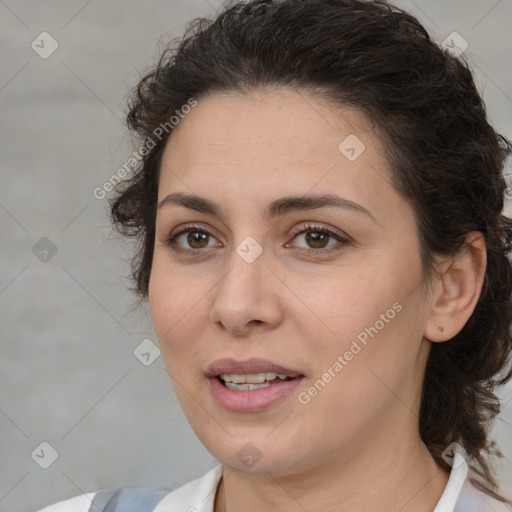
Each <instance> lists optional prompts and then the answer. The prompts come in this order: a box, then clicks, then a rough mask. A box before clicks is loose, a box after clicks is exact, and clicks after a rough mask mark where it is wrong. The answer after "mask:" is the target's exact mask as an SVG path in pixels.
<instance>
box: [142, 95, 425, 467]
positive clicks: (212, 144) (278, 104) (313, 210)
mask: <svg viewBox="0 0 512 512" xmlns="http://www.w3.org/2000/svg"><path fill="white" fill-rule="evenodd" d="M170 194H173V196H169V195H170ZM176 194H180V195H179V196H177V195H176ZM158 200H159V203H161V205H160V207H159V209H158V213H157V218H156V237H155V247H154V259H153V266H152V272H151V279H150V286H149V304H150V310H151V316H152V319H153V323H154V328H155V332H156V335H157V337H158V340H159V343H160V346H161V350H162V354H163V357H164V359H165V363H166V366H167V369H168V371H169V374H170V376H171V380H172V382H173V386H174V389H175V392H176V395H177V397H178V399H179V402H180V404H181V406H182V408H183V410H184V412H185V414H186V416H187V418H188V420H189V422H190V424H191V426H192V428H193V429H194V431H195V433H196V434H197V436H198V437H199V438H200V440H201V441H202V442H203V443H204V445H205V446H206V448H207V449H208V450H209V451H210V452H211V453H212V454H213V455H214V457H216V458H217V459H218V460H219V461H221V462H222V463H223V464H224V465H227V466H229V467H231V468H235V469H237V470H240V471H246V472H252V473H255V474H264V473H265V472H266V471H270V472H272V474H283V475H284V474H291V473H292V472H295V471H303V470H307V469H311V468H314V467H319V466H323V467H326V466H327V465H329V464H330V463H333V464H334V463H336V461H341V460H347V459H348V458H349V457H351V456H353V455H356V454H361V453H363V452H364V451H365V450H376V449H380V448H381V447H382V446H383V445H382V443H387V445H385V446H390V444H393V443H404V442H410V439H413V438H414V437H415V436H418V433H417V430H418V418H417V413H418V407H419V396H420V392H421V384H422V380H423V375H424V367H425V363H426V360H427V356H428V351H429V342H428V341H427V340H425V339H424V338H423V332H424V328H425V325H426V322H427V318H428V314H429V311H428V301H426V300H425V296H424V293H425V292H424V291H423V288H422V287H421V286H420V285H421V284H422V271H421V260H420V252H419V241H418V236H417V231H416V225H415V220H414V212H413V210H412V208H411V206H410V205H409V204H408V203H407V202H406V201H405V200H404V199H403V198H402V197H401V196H399V195H398V194H397V192H396V191H395V190H394V189H393V188H392V187H391V186H390V169H389V165H388V163H387V161H386V159H385V157H384V149H383V147H382V146H381V142H380V141H379V140H378V138H377V136H376V134H375V133H374V131H372V129H371V127H370V124H369V122H368V121H367V119H366V118H365V117H364V116H363V115H362V114H361V113H359V112H357V111H355V110H350V109H348V108H347V109H341V108H337V109H335V108H334V106H333V105H330V104H328V103H326V102H320V101H319V100H317V99H315V98H314V97H312V96H311V95H308V94H306V93H305V92H303V93H300V94H299V93H297V92H292V91H289V90H284V89H277V90H272V91H268V90H267V91H265V92H263V91H254V92H251V93H250V94H248V95H245V96H241V95H235V94H215V95H212V96H209V97H207V98H204V99H201V100H199V101H198V104H197V106H196V107H195V108H193V109H191V112H190V113H189V114H188V115H187V116H186V117H184V119H183V120H181V122H180V123H179V125H178V126H176V127H175V128H174V130H173V133H172V135H171V137H170V139H169V141H168V144H167V147H166V150H165V153H164V155H163V161H162V170H161V178H160V183H159V194H158ZM176 234H177V236H174V237H173V235H176ZM169 239H171V242H170V243H168V242H167V241H168V240H169ZM219 361H220V362H219ZM267 372H268V373H269V375H266V373H267ZM276 373H277V374H279V373H281V374H283V375H287V376H288V377H293V378H292V379H291V380H288V379H281V378H280V377H276V376H275V374H276ZM219 374H221V375H223V377H224V379H225V380H226V381H229V380H231V381H233V382H231V383H228V386H229V387H230V388H233V389H228V387H226V386H225V384H224V383H223V381H222V380H221V378H219V377H218V375H219ZM246 374H252V375H250V376H249V377H246V376H245V375H246ZM262 374H263V376H262ZM262 379H265V380H266V382H264V383H261V384H256V382H257V381H258V380H262ZM247 380H249V381H251V382H252V383H253V384H252V386H251V387H252V388H253V389H249V383H247V382H246V381H247ZM237 381H238V382H242V384H240V383H239V384H237V383H236V382H237ZM244 382H245V384H244Z"/></svg>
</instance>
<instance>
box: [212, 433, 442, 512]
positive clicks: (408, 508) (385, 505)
mask: <svg viewBox="0 0 512 512" xmlns="http://www.w3.org/2000/svg"><path fill="white" fill-rule="evenodd" d="M386 435H387V434H386ZM397 437H400V436H399V435H397ZM387 439H388V441H389V437H387ZM365 442H366V444H360V443H357V444H358V446H365V447H366V448H365V450H364V452H363V451H356V450H353V452H352V453H350V454H349V453H347V454H346V456H344V457H343V458H342V459H343V460H340V457H339V456H338V457H336V459H333V460H330V461H324V463H322V465H320V466H319V467H316V468H315V469H314V470H310V471H304V472H300V473H294V474H289V475H286V476H272V475H271V474H270V473H267V475H266V476H261V475H250V474H247V473H243V472H239V471H236V470H230V469H229V468H226V467H224V472H223V476H222V479H221V481H220V483H219V486H218V489H217V495H216V499H215V507H214V510H215V512H232V511H236V510H243V511H244V512H261V511H262V510H279V511H280V512H303V511H304V510H307V511H308V512H320V511H322V512H331V511H332V512H335V511H339V510H343V511H344V512H360V511H361V510H364V511H365V512H382V510H400V512H432V511H433V510H434V508H435V506H436V504H437V502H438V501H439V499H440V497H441V495H442V493H443V491H444V488H445V487H446V483H447V481H448V477H449V472H448V471H445V470H444V469H442V468H440V467H439V466H438V465H437V464H436V463H435V461H434V459H433V458H432V456H431V455H430V453H429V451H428V449H427V448H426V446H425V445H424V444H423V443H422V442H421V440H415V441H414V442H413V441H412V440H411V441H410V442H406V441H401V442H400V443H395V444H394V445H392V446H390V444H391V443H389V444H388V445H382V444H379V443H380V440H376V439H373V440H368V442H367V441H365ZM383 446H384V449H383ZM377 448H378V449H377Z"/></svg>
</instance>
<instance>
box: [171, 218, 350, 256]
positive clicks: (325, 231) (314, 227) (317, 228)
mask: <svg viewBox="0 0 512 512" xmlns="http://www.w3.org/2000/svg"><path fill="white" fill-rule="evenodd" d="M189 232H197V233H201V234H205V235H209V236H213V235H211V234H210V233H208V231H206V230H205V229H204V228H202V227H200V226H197V225H194V224H190V225H186V226H184V227H183V228H182V229H180V230H179V231H178V232H176V233H173V234H172V235H171V236H170V237H169V238H168V239H167V240H166V241H165V244H166V245H167V246H169V247H171V249H172V250H173V251H175V252H177V253H181V254H187V255H190V256H193V255H194V253H196V254H197V253H200V252H204V249H183V248H181V247H178V246H177V245H176V244H175V241H176V239H177V238H178V237H180V236H181V235H183V234H185V233H189ZM308 232H313V233H320V234H322V235H328V236H329V237H331V238H334V239H335V240H336V241H338V242H340V243H341V244H342V245H343V246H346V245H350V244H351V240H350V239H349V238H348V237H347V236H342V235H341V234H339V233H337V232H335V231H332V230H331V229H329V228H326V227H325V226H321V225H318V224H310V223H308V224H306V225H304V226H301V227H300V228H298V229H297V230H294V232H293V233H292V234H293V238H296V237H297V236H299V235H302V234H304V233H308ZM342 249H343V247H331V248H329V249H312V248H311V249H305V248H301V251H302V252H303V253H306V254H308V255H310V256H318V255H319V254H320V255H325V254H331V253H333V252H337V251H340V250H342Z"/></svg>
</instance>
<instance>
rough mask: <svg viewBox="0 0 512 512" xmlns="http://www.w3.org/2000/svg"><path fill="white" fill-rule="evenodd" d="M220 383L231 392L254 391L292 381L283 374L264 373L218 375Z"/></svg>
mask: <svg viewBox="0 0 512 512" xmlns="http://www.w3.org/2000/svg"><path fill="white" fill-rule="evenodd" d="M217 379H218V380H219V381H220V383H221V384H222V385H223V386H224V387H226V388H228V389H231V390H232V391H254V390H255V389H263V388H266V387H268V386H275V385H276V384H279V383H280V382H283V381H285V382H286V381H289V380H292V377H288V376H287V375H285V374H284V373H275V372H265V373H248V374H236V373H232V374H225V373H223V374H220V375H218V376H217Z"/></svg>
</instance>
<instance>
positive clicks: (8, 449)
mask: <svg viewBox="0 0 512 512" xmlns="http://www.w3.org/2000/svg"><path fill="white" fill-rule="evenodd" d="M220 5H221V2H220V1H217V0H209V1H208V2H207V1H206V0H188V1H185V0H167V1H163V0H161V1H157V0H150V1H146V2H136V1H133V0H131V1H124V2H121V1H119V0H111V1H108V2H100V1H98V0H90V1H88V2H85V1H83V0H73V1H68V2H64V1H60V2H59V1H45V2H29V1H20V0H18V1H17V0H5V1H4V0H0V59H1V66H0V113H1V118H0V124H1V131H0V134H1V137H0V154H1V160H0V165H1V176H2V187H1V189H0V229H1V233H2V239H1V240H2V241H1V253H0V263H1V270H0V312H1V313H0V314H1V323H0V328H1V333H2V337H1V343H2V352H1V354H2V356H1V359H0V372H1V375H2V383H1V386H0V450H1V451H0V455H1V462H0V511H6V512H7V511H9V512H18V511H31V510H36V509H37V508H39V507H42V506H43V505H46V504H49V503H52V502H55V501H58V500H60V499H64V498H66V497H70V496H74V495H77V494H80V493H81V492H84V491H92V490H97V489H99V488H102V487H108V486H122V485H147V486H151V487H160V486H162V487H176V486H177V485H179V484H181V483H183V482H185V481H187V480H190V479H192V478H195V477H197V476H199V475H201V474H202V473H204V472H205V471H206V470H207V469H209V468H210V467H213V465H214V464H215V461H214V460H213V458H212V457H211V456H210V455H209V454H208V453H207V452H206V450H205V449H204V448H203V447H202V445H201V444H200V442H199V441H198V440H197V438H196V437H195V435H194V434H193V432H192V431H191V429H190V428H189V427H188V424H187V423H186V420H185V418H184V416H183V414H182V412H181V410H180V408H179V406H178V404H177V401H176V398H175V395H174V393H173V391H172V388H171V385H170V383H169V379H168V375H167V373H166V372H165V368H164V364H163V360H162V358H161V357H158V358H156V359H155V360H154V361H153V362H152V363H151V364H150V365H148V366H145V365H144V364H142V363H141V361H140V360H139V359H137V358H136V357H135V355H134V350H135V349H136V347H137V346H138V345H139V344H140V343H141V342H142V340H144V339H147V338H149V339H152V340H153V341H155V337H154V333H153V331H152V328H151V323H150V319H149V316H148V314H147V313H146V312H145V311H144V310H143V309H141V310H139V311H138V312H136V313H133V314H132V313H129V309H130V306H131V305H132V303H133V300H134V296H133V295H131V293H130V292H129V291H127V290H126V289H125V285H127V284H129V283H128V281H127V280H126V276H127V275H128V272H129V267H128V264H127V258H128V257H129V254H130V247H129V245H127V244H126V243H125V242H123V241H121V240H119V239H117V238H116V237H114V236H113V234H112V233H111V230H110V228H109V225H108V219H107V216H106V208H107V202H106V201H105V200H103V201H100V200H97V199H95V198H94V197H93V195H92V191H93V189H94V188H95V187H98V186H101V185H102V184H103V183H104V182H105V181H106V180H107V179H108V178H109V177H110V176H111V175H112V174H113V173H114V172H115V171H116V170H117V169H118V168H119V167H120V166H122V165H123V164H124V163H125V161H126V159H127V157H128V155H129V153H130V152H131V151H132V147H131V143H130V141H129V138H128V136H127V134H126V130H125V128H124V124H123V111H124V109H125V97H126V94H127V92H128V91H129V90H130V88H131V87H132V86H133V85H135V84H136V82H137V79H138V76H139V73H142V72H144V71H146V70H147V69H148V67H149V66H151V65H152V64H153V63H154V61H155V58H156V56H157V51H158V40H159V39H161V40H163V41H168V40H169V39H170V38H171V37H175V36H177V35H179V34H180V32H181V31H182V30H183V29H184V27H185V25H186V23H187V22H188V21H189V20H191V19H192V18H194V17H196V16H200V15H205V14H208V13H210V14H211V13H213V12H214V8H217V7H218V6H220ZM399 5H401V6H403V7H405V8H406V9H408V10H410V11H411V12H412V13H414V14H416V15H417V16H418V17H419V18H420V19H421V21H422V22H424V23H425V25H426V27H427V28H428V29H429V30H430V31H431V33H432V34H433V35H434V36H435V37H436V38H437V39H438V40H439V41H442V40H444V39H445V38H446V37H447V36H448V35H449V34H450V33H452V32H453V31H457V32H458V33H460V34H461V35H462V36H463V37H464V39H465V40H467V41H468V43H469V48H468V50H467V54H468V57H469V59H470V60H471V62H472V63H473V68H474V70H475V72H476V76H477V80H478V85H479V87H480V89H481V91H482V92H483V95H484V98H485V100H486V103H487V106H488V109H489V113H490V117H491V119H492V121H493V123H494V125H495V126H496V127H497V128H498V129H499V130H500V131H501V132H502V133H504V134H505V135H507V136H508V137H509V138H510V137H512V68H511V66H510V60H511V57H512V55H511V54H512V51H511V49H512V31H511V30H510V20H511V19H512V1H511V0H500V1H498V0H481V1H478V2H467V1H466V2H464V1H462V0H451V1H446V0H442V1H440V0H435V1H426V0H416V1H415V2H412V1H409V0H404V1H402V2H400V3H399ZM43 31H46V32H49V33H50V34H51V36H52V37H53V38H54V39H55V40H56V41H57V42H58V45H59V47H58V49H57V50H56V51H55V52H54V53H53V54H52V55H51V56H49V57H48V58H46V59H43V58H41V57H40V56H39V55H38V54H37V53H36V52H35V51H34V50H33V49H32V48H31V43H32V41H33V40H34V39H36V38H37V36H39V34H41V32H43ZM36 41H40V39H37V40H36ZM48 48H49V41H48V40H46V43H45V49H46V50H47V49H48ZM41 51H42V49H41ZM507 208H508V211H509V212H510V209H511V208H510V205H508V206H507ZM43 237H47V238H48V239H49V240H50V241H51V244H50V243H49V242H48V241H45V240H43V241H42V242H40V240H41V238H43ZM38 242H39V245H37V246H36V249H35V250H33V247H34V245H35V244H36V243H38ZM52 247H54V248H56V249H57V252H56V253H55V254H52ZM44 250H47V251H48V253H47V254H45V253H44V252H41V251H44ZM38 251H39V254H38ZM34 253H35V254H34ZM45 258H46V260H47V261H44V260H45ZM500 395H501V396H502V397H503V399H504V404H505V406H504V409H503V412H502V414H501V415H500V418H499V420H498V421H497V422H496V426H495V430H494V435H495V436H496V438H497V439H498V442H499V444H500V445H501V447H502V450H503V451H504V453H505V455H506V456H507V460H506V461H505V462H504V463H503V464H502V468H501V471H502V480H503V491H504V492H507V493H508V495H509V496H512V483H511V482H512V463H511V462H510V461H511V459H510V457H511V456H512V446H511V445H512V442H511V441H512V426H511V424H512V404H511V405H507V404H508V403H509V401H510V400H511V399H512V388H511V387H509V388H507V389H503V390H501V392H500ZM43 441H45V442H48V443H49V444H50V445H51V446H52V447H53V448H54V449H55V450H56V451H57V453H58V458H57V459H56V460H55V462H54V463H53V464H51V466H50V467H48V469H43V468H41V467H40V466H39V465H38V464H37V463H36V460H37V461H38V462H39V463H44V462H49V461H50V459H49V457H50V455H51V451H50V450H49V449H48V448H44V447H43V452H41V448H38V447H39V445H40V443H41V442H43ZM34 450H36V451H35V454H34V456H33V457H32V456H31V454H32V453H33V452H34ZM38 453H39V455H40V456H39V457H37V454H38ZM41 453H44V456H42V455H41Z"/></svg>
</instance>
